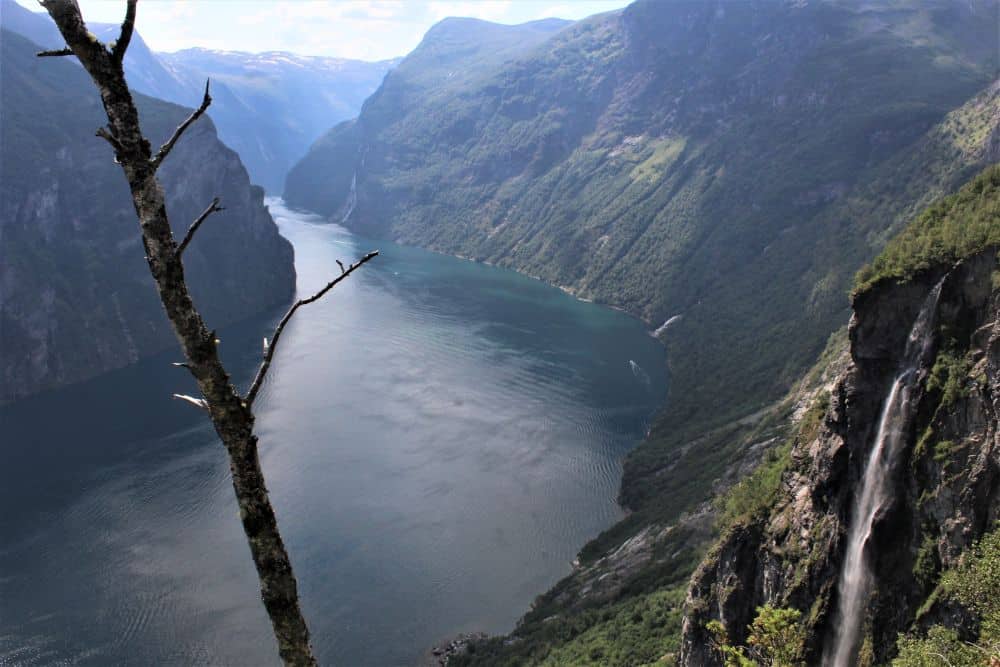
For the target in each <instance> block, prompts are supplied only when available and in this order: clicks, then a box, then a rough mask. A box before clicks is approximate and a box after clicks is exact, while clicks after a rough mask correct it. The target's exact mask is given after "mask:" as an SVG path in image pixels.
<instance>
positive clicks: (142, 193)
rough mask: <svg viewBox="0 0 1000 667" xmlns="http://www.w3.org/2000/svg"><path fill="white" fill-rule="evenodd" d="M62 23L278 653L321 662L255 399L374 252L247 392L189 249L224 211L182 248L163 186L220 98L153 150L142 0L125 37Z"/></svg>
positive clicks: (54, 10) (70, 12)
mask: <svg viewBox="0 0 1000 667" xmlns="http://www.w3.org/2000/svg"><path fill="white" fill-rule="evenodd" d="M40 1H41V4H42V6H43V7H44V8H45V9H46V10H47V11H48V13H49V15H50V16H51V17H52V19H53V20H54V21H55V23H56V25H57V26H58V27H59V31H60V32H61V33H62V36H63V38H64V39H65V40H66V48H63V49H59V50H56V51H45V52H42V53H40V54H39V55H40V56H69V55H74V56H76V57H77V58H78V59H79V60H80V62H81V63H82V64H83V66H84V68H85V69H86V71H87V73H88V74H90V76H91V78H92V79H93V81H94V83H95V84H96V86H97V88H98V90H99V91H100V94H101V101H102V102H103V104H104V110H105V112H106V113H107V117H108V125H107V127H102V128H100V129H98V130H97V135H98V136H100V137H102V138H103V139H105V140H106V141H107V142H108V143H110V144H111V146H112V148H113V149H114V153H115V160H116V162H118V163H119V164H120V165H121V167H122V171H123V172H124V173H125V178H126V179H127V180H128V184H129V188H130V190H131V193H132V201H133V204H134V205H135V212H136V215H137V216H138V218H139V227H140V229H141V232H142V241H143V247H144V248H145V251H146V261H147V262H148V264H149V270H150V273H152V275H153V278H154V280H155V281H156V287H157V290H158V291H159V294H160V299H161V301H162V302H163V307H164V309H165V310H166V313H167V317H168V318H169V320H170V323H171V325H172V326H173V329H174V332H175V333H176V334H177V338H178V340H179V341H180V343H181V346H182V347H183V350H184V355H185V357H186V358H187V363H186V364H183V365H184V366H186V367H187V368H188V369H189V370H190V372H191V374H192V375H193V376H194V378H195V379H196V380H197V382H198V387H199V389H200V390H201V393H202V397H203V398H192V397H181V398H186V399H188V400H190V401H191V402H193V403H195V404H197V405H199V406H200V407H203V408H204V409H205V410H206V411H207V412H208V414H209V416H210V417H211V419H212V423H213V424H214V426H215V430H216V433H218V435H219V438H220V439H221V440H222V443H223V444H224V445H225V447H226V451H227V452H228V454H229V468H230V471H231V473H232V479H233V490H234V491H235V492H236V500H237V502H238V503H239V508H240V519H241V520H242V522H243V529H244V531H245V532H246V536H247V542H248V543H249V545H250V553H251V554H252V556H253V560H254V564H255V565H256V567H257V574H258V577H259V578H260V590H261V598H262V599H263V602H264V607H265V608H266V609H267V613H268V616H269V617H270V619H271V624H272V626H273V628H274V636H275V638H276V639H277V642H278V652H279V654H280V655H281V658H282V660H283V661H284V662H285V664H287V665H315V664H316V659H315V657H313V654H312V648H311V647H310V645H309V630H308V628H307V627H306V622H305V619H304V618H303V616H302V611H301V610H300V608H299V598H298V592H297V586H296V582H295V575H294V574H293V572H292V564H291V561H290V560H289V558H288V553H287V552H286V551H285V546H284V544H283V543H282V540H281V535H280V534H279V532H278V524H277V520H276V518H275V514H274V510H273V508H272V507H271V502H270V500H269V499H268V494H267V488H266V487H265V484H264V475H263V473H262V472H261V468H260V460H259V458H258V455H257V437H256V436H255V435H254V432H253V426H254V416H253V412H252V403H253V398H254V397H255V396H256V393H257V390H258V389H259V388H260V384H261V382H262V381H263V378H264V374H265V373H266V372H267V368H268V366H269V365H270V361H271V358H272V356H273V354H274V344H275V343H276V342H277V338H278V336H279V335H280V333H281V329H282V328H283V327H284V325H285V323H286V322H287V321H288V319H289V318H290V317H291V316H292V314H293V313H294V312H295V310H296V309H297V308H298V307H299V306H302V305H305V304H306V303H311V302H312V301H314V300H315V299H317V298H319V297H320V296H322V294H324V293H326V291H327V290H329V289H330V288H331V287H333V285H335V284H336V283H337V282H339V281H340V280H342V279H344V278H346V277H347V276H348V275H350V273H351V272H353V271H354V270H355V269H356V268H357V267H359V266H360V265H361V264H363V263H365V262H367V261H368V260H369V259H371V258H372V257H374V256H375V255H376V254H377V252H374V253H369V254H368V255H366V256H365V257H363V258H362V259H361V260H359V261H358V262H356V263H355V264H352V265H351V266H350V267H349V268H347V269H344V268H343V267H341V272H340V275H339V276H338V277H337V278H336V279H335V280H334V281H333V282H332V283H331V284H329V285H328V286H327V287H326V288H324V289H323V290H322V291H321V292H320V293H319V294H317V295H316V296H315V297H311V298H310V299H303V300H300V301H298V302H296V303H295V304H294V305H293V306H292V308H291V309H290V310H289V312H288V314H287V315H286V316H285V317H284V319H283V320H282V322H281V325H280V326H279V328H278V330H277V331H276V332H275V334H276V335H274V336H273V338H272V343H271V345H269V346H267V345H266V346H265V347H266V348H267V349H266V351H265V352H266V355H265V360H264V362H263V363H262V365H261V368H260V370H259V371H258V373H257V377H256V378H255V380H254V382H253V385H252V387H251V390H250V392H248V394H247V396H246V397H243V396H241V395H240V393H239V392H238V391H237V390H236V388H235V387H234V386H233V385H232V384H231V383H230V381H229V375H228V374H227V373H226V370H225V368H224V367H223V365H222V362H221V361H220V360H219V355H218V351H217V349H216V340H215V333H214V332H213V331H210V330H209V329H208V328H207V327H206V326H205V323H204V321H203V320H202V317H201V314H200V313H199V312H198V310H197V309H196V308H195V306H194V303H193V302H192V301H191V297H190V295H189V293H188V289H187V285H186V283H185V282H184V266H183V264H182V263H181V251H182V250H183V248H184V247H186V245H187V243H188V242H190V240H191V236H192V235H193V234H194V232H195V231H196V230H197V228H198V226H199V225H200V224H201V223H202V222H204V220H205V218H206V217H208V215H209V214H211V213H212V212H214V211H216V210H219V208H218V206H217V204H218V202H217V201H215V202H213V203H212V205H211V206H209V208H208V209H206V211H205V213H203V214H202V215H201V216H199V218H198V220H197V221H196V222H195V224H194V225H192V227H191V229H190V230H189V232H188V234H187V236H186V237H185V238H184V241H183V243H182V244H181V246H178V244H177V243H176V242H175V240H174V237H173V234H172V233H171V229H170V223H169V222H168V220H167V211H166V207H165V203H164V196H163V189H162V187H161V186H160V183H159V181H158V180H157V177H156V171H157V169H158V168H159V166H160V165H161V164H162V163H163V161H164V159H166V157H167V155H168V154H169V153H170V150H171V149H172V148H173V146H174V144H175V143H176V142H177V140H178V139H179V138H180V136H181V134H182V133H183V132H184V130H185V129H187V127H188V126H189V125H190V124H191V123H193V122H194V121H196V120H197V119H198V118H199V117H200V116H201V115H202V114H203V113H204V111H205V109H207V108H208V105H209V104H210V103H211V97H210V96H209V90H208V84H206V86H205V96H204V100H203V101H202V104H201V106H200V107H199V108H198V109H197V110H196V111H195V112H194V113H193V114H192V115H191V116H190V117H189V118H188V119H187V120H186V121H185V122H184V123H183V124H181V125H180V126H179V127H178V128H177V130H176V131H175V132H174V134H173V136H172V137H171V138H170V139H169V140H168V141H167V142H166V143H165V144H163V146H162V147H161V148H160V149H159V150H158V151H157V152H156V154H155V155H154V154H153V152H152V150H151V148H150V144H149V141H147V140H146V138H145V137H144V136H143V134H142V130H141V128H140V126H139V115H138V113H137V111H136V107H135V104H134V103H133V101H132V95H131V93H130V91H129V88H128V85H127V84H126V83H125V74H124V69H123V66H122V62H123V59H124V57H125V51H126V49H127V48H128V43H129V41H130V39H131V37H132V30H133V27H134V24H135V12H136V0H128V4H127V10H126V15H125V20H124V22H123V23H122V27H121V35H120V36H119V38H118V40H117V41H116V42H113V43H111V44H110V45H107V46H106V45H104V44H102V43H101V42H100V41H98V40H97V39H96V38H95V37H94V36H93V35H92V34H91V33H89V32H88V30H87V26H86V24H85V23H84V20H83V17H82V16H81V14H80V8H79V6H78V5H77V2H76V0H40Z"/></svg>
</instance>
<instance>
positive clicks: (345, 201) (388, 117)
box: [284, 18, 569, 228]
mask: <svg viewBox="0 0 1000 667" xmlns="http://www.w3.org/2000/svg"><path fill="white" fill-rule="evenodd" d="M568 25H569V22H568V21H563V20H560V19H545V20H542V21H533V22H531V23H525V24H522V25H516V26H508V25H499V24H496V23H489V22H487V21H479V20H477V19H468V18H448V19H445V20H443V21H441V22H440V23H438V24H437V25H435V26H434V27H432V28H431V29H430V30H429V31H428V32H427V34H426V35H425V36H424V39H423V40H422V41H421V42H420V44H419V45H418V46H417V48H416V49H414V50H413V52H412V53H410V54H409V55H408V56H407V57H406V58H404V59H403V61H402V62H400V63H399V65H398V66H397V67H396V68H395V69H394V70H393V71H392V72H390V73H389V74H388V75H387V76H386V77H385V81H383V83H382V85H381V86H380V87H379V88H378V90H377V91H376V92H375V94H373V95H372V96H371V98H370V99H369V100H367V101H366V102H365V104H364V107H363V109H362V113H361V115H360V117H359V118H358V120H357V121H347V122H345V123H342V124H340V125H338V126H336V127H334V128H333V129H332V130H330V131H329V132H327V133H326V134H324V135H323V136H322V137H320V139H319V140H318V141H316V143H315V144H314V145H313V146H312V147H311V148H310V149H309V152H308V154H307V155H306V156H305V157H304V158H303V159H302V160H301V161H300V162H298V163H297V164H296V165H295V166H294V167H293V169H292V170H291V171H290V172H289V175H288V178H287V180H286V183H285V192H284V196H285V198H286V200H288V201H290V202H292V203H293V205H295V206H300V207H303V208H308V209H310V210H313V211H318V212H321V213H324V214H327V215H332V216H334V217H347V216H346V214H348V213H350V212H351V211H352V210H353V208H354V204H355V187H354V186H355V175H356V174H357V172H358V171H359V168H361V171H362V177H364V175H365V174H367V172H366V171H364V167H365V166H366V165H367V164H368V163H367V151H368V147H369V129H368V128H369V125H370V126H372V127H373V128H382V127H384V128H385V131H386V133H387V138H393V139H395V140H396V141H397V142H398V143H399V144H400V148H401V150H400V151H399V155H396V156H393V160H395V163H394V166H395V169H397V170H399V171H400V172H405V173H406V174H411V175H415V174H416V173H417V172H418V171H420V170H422V169H424V168H425V167H430V166H431V165H435V168H436V167H440V165H439V164H437V161H438V159H439V156H436V155H434V152H435V147H437V148H439V149H440V150H443V151H449V150H451V149H452V148H453V147H451V146H450V145H449V144H448V142H449V139H448V138H447V137H438V136H435V135H434V134H432V133H427V134H422V132H423V131H424V130H427V129H431V128H424V127H420V123H422V122H425V121H427V122H431V119H421V118H420V117H419V115H420V114H422V113H424V112H426V111H428V109H426V108H423V107H421V106H420V105H421V104H422V103H423V102H424V101H428V102H432V101H433V102H434V108H433V109H432V110H430V111H431V113H433V114H434V119H433V121H434V122H436V124H443V125H447V124H448V123H450V122H451V121H455V123H457V125H456V127H455V129H456V130H457V131H461V130H462V128H464V131H465V132H470V131H472V130H474V129H475V127H476V121H475V119H474V118H469V117H467V116H472V115H474V113H472V112H473V110H472V109H469V108H465V109H464V113H459V108H453V106H454V105H453V103H455V102H456V101H458V100H462V99H463V98H464V97H465V96H466V95H467V89H468V88H469V87H470V86H472V90H475V89H476V84H477V82H479V81H481V80H482V79H483V77H489V76H492V75H493V74H494V73H495V71H496V70H497V69H498V68H503V67H505V66H506V65H507V64H508V63H509V62H510V61H511V59H513V58H515V57H516V56H518V55H522V54H524V53H526V52H529V51H531V50H532V49H534V48H535V47H537V46H538V45H539V44H540V43H542V42H544V41H546V39H548V38H549V37H550V36H552V35H553V34H555V33H557V32H559V31H560V30H562V29H563V28H565V27H566V26H568ZM458 103H459V104H461V102H458ZM400 115H402V116H403V117H404V119H408V120H409V121H410V122H409V123H408V122H405V120H404V122H397V120H398V116H400ZM434 128H435V129H436V125H435V126H434ZM454 149H455V151H456V153H455V154H456V155H457V154H458V153H457V151H458V147H454ZM418 181H419V183H420V186H421V187H422V188H424V194H425V195H427V194H428V193H429V192H432V191H433V188H434V187H435V184H434V183H433V176H431V177H430V178H429V179H428V177H426V176H424V175H423V174H421V176H420V177H419V178H418V179H417V181H415V183H416V182H418ZM360 192H362V193H367V192H368V191H367V189H366V188H365V186H364V185H363V186H362V189H361V190H360ZM363 196H364V197H365V201H366V202H367V201H368V198H369V197H368V195H367V194H364V195H363ZM372 196H375V195H372ZM366 218H367V216H366ZM356 222H357V220H356V219H352V220H351V221H350V224H352V225H356ZM383 228H384V226H383Z"/></svg>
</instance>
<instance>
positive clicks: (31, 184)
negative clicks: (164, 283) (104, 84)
mask: <svg viewBox="0 0 1000 667" xmlns="http://www.w3.org/2000/svg"><path fill="white" fill-rule="evenodd" d="M2 35H3V39H2V46H0V66H2V69H3V86H2V89H0V110H2V114H3V123H2V124H0V160H2V162H0V167H2V175H3V177H2V179H0V331H2V336H3V347H2V350H0V378H2V382H0V387H2V389H3V393H2V395H0V401H7V400H11V399H15V398H18V397H21V396H25V395H27V394H30V393H34V392H37V391H41V390H43V389H47V388H51V387H55V386H59V385H62V384H68V383H71V382H76V381H80V380H83V379H85V378H88V377H91V376H94V375H97V374H98V373H101V372H103V371H106V370H109V369H112V368H117V367H121V366H124V365H126V364H128V363H131V362H134V361H136V360H137V359H139V358H140V357H143V356H146V355H149V354H152V353H154V352H156V351H159V350H163V349H166V348H168V347H170V346H172V345H175V344H176V341H175V338H174V335H173V332H172V331H171V329H170V327H169V325H168V323H167V321H166V318H165V316H164V314H163V309H162V306H161V305H160V303H159V297H158V296H157V294H156V291H155V288H154V285H153V281H152V278H151V277H150V275H149V269H148V267H147V266H146V263H145V261H144V259H143V251H142V243H141V237H140V234H139V230H138V229H137V228H136V224H137V223H136V219H135V211H134V209H133V206H132V201H131V197H130V195H129V192H128V186H127V184H126V182H125V179H124V177H123V175H122V174H121V170H120V169H119V167H118V166H117V165H115V164H114V162H113V156H112V155H111V152H110V149H109V148H108V146H107V145H106V144H105V143H104V142H103V141H101V140H100V139H97V138H95V137H94V130H95V128H97V127H100V126H101V125H103V124H104V123H106V119H105V118H104V112H103V109H102V108H101V104H100V99H99V97H98V95H97V91H96V89H95V88H94V86H93V84H92V83H91V81H90V79H89V77H88V76H87V75H86V74H85V72H84V71H83V69H82V68H81V67H79V66H78V65H77V64H75V63H74V62H72V61H70V60H69V59H68V58H46V59H40V58H37V57H36V56H35V53H36V52H37V51H38V50H39V48H40V47H39V46H38V45H37V44H34V43H32V42H29V41H28V40H26V39H25V38H23V37H21V36H20V35H18V34H15V33H11V32H8V31H6V30H4V31H3V33H2ZM136 103H137V105H138V107H139V111H140V114H141V115H142V121H143V125H144V129H145V131H146V134H147V136H149V137H150V140H151V142H153V143H154V145H156V144H158V143H161V142H162V141H164V140H165V139H166V138H167V137H169V136H170V134H171V132H172V131H173V129H174V128H175V127H176V126H177V125H178V124H180V122H181V121H183V119H184V118H185V117H186V116H187V115H188V114H190V109H185V108H183V107H179V106H176V105H174V104H170V103H167V102H163V101H161V100H156V99H153V98H149V97H146V96H143V95H136ZM160 177H161V180H162V183H163V185H164V189H165V191H166V194H167V210H168V213H169V215H170V219H171V222H172V224H174V225H175V233H181V234H183V232H184V231H185V230H186V229H187V226H188V225H189V224H190V223H191V221H193V220H194V218H196V217H197V216H198V214H199V213H200V212H201V211H202V210H204V209H205V207H206V206H207V205H208V204H209V202H211V201H212V198H213V197H216V196H218V197H220V198H221V200H222V205H223V206H225V208H226V210H225V211H223V212H221V213H217V214H215V215H214V216H213V217H212V218H211V219H210V220H209V221H208V222H207V223H206V224H205V225H204V226H203V227H202V228H201V230H200V231H199V233H198V237H197V238H196V239H195V241H194V242H193V243H192V245H191V246H190V247H189V248H188V250H187V251H186V252H185V256H184V259H185V267H186V274H187V277H188V282H189V285H190V287H191V291H192V294H193V297H194V299H195V301H197V303H198V305H199V307H200V308H201V309H202V311H203V313H204V314H205V317H206V320H207V321H208V322H209V323H210V325H212V326H222V325H225V324H226V323H231V322H235V321H237V320H240V319H243V318H246V317H248V316H250V315H252V314H255V313H259V312H262V311H263V310H264V309H266V308H269V307H273V306H275V305H277V304H280V303H282V302H285V301H287V300H288V299H289V298H290V297H291V295H292V292H293V290H294V283H295V273H294V268H293V264H292V248H291V246H290V245H289V243H288V242H287V241H285V240H284V239H283V238H282V237H281V236H280V235H279V234H278V230H277V227H276V226H275V224H274V221H273V220H272V219H271V216H270V214H269V213H268V211H267V208H266V207H265V206H264V203H263V197H264V192H263V190H262V189H261V188H259V187H256V186H253V185H251V184H250V180H249V178H248V176H247V172H246V169H245V168H244V167H243V165H242V163H241V162H240V159H239V156H238V155H237V154H236V153H234V152H233V151H232V150H230V149H229V148H227V147H226V146H225V145H223V144H222V143H221V142H220V141H219V139H218V137H217V136H216V132H215V127H214V126H213V124H212V122H211V121H210V120H207V119H202V120H199V121H198V122H197V123H196V124H194V125H192V126H191V127H190V128H189V130H188V131H187V132H186V133H185V135H184V137H183V138H182V139H181V141H180V142H178V144H177V145H176V147H175V148H174V150H173V152H172V153H171V155H170V159H169V160H168V161H167V162H165V163H164V165H163V168H162V169H161V171H160Z"/></svg>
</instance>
